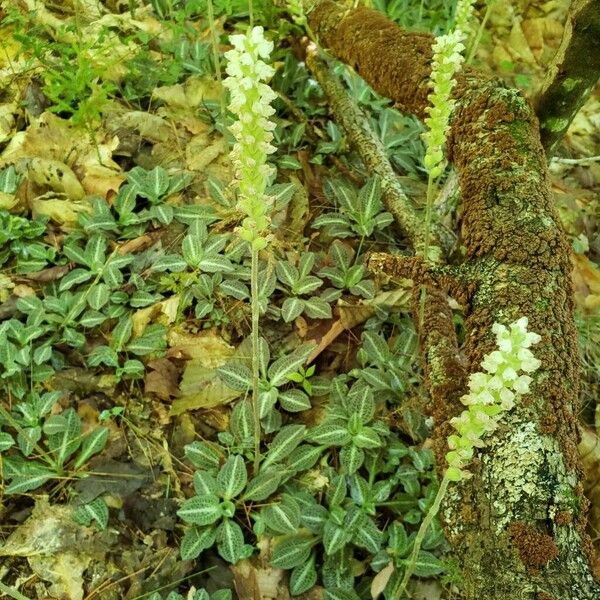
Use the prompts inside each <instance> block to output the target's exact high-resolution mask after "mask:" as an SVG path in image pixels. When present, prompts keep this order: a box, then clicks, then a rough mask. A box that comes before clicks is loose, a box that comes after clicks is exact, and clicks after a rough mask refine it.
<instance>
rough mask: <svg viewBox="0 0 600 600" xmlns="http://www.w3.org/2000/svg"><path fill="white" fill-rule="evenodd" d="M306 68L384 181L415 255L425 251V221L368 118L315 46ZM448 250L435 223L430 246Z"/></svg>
mask: <svg viewBox="0 0 600 600" xmlns="http://www.w3.org/2000/svg"><path fill="white" fill-rule="evenodd" d="M306 64H307V65H308V67H309V68H310V70H311V71H312V72H313V74H314V76H315V78H316V80H317V81H318V82H319V84H320V85H321V88H323V91H324V92H325V94H326V95H327V99H328V101H329V106H330V107H331V110H332V112H333V115H334V117H335V119H336V121H337V122H338V123H339V124H340V125H341V127H342V128H343V129H344V131H345V132H346V135H347V136H348V139H349V140H350V143H351V144H352V145H353V147H354V148H355V150H356V151H357V152H358V154H359V155H360V157H361V158H362V160H363V162H364V163H365V165H366V166H367V168H368V169H369V171H370V172H371V173H376V174H377V175H379V176H380V177H381V189H382V191H383V202H384V204H385V208H386V210H387V211H388V212H390V213H391V214H392V215H393V217H394V219H395V221H396V223H397V224H398V226H399V227H400V229H401V230H402V232H403V233H404V234H405V235H406V237H407V238H408V239H409V241H410V243H411V245H412V247H413V248H414V250H415V251H416V252H422V251H423V249H424V247H425V237H426V232H425V227H424V223H423V217H422V215H421V214H420V211H418V210H417V208H416V207H415V205H414V204H413V202H412V201H411V200H410V198H408V196H407V195H406V194H405V193H404V190H403V189H402V186H401V185H400V182H399V181H398V177H397V176H396V173H395V172H394V169H393V168H392V165H391V164H390V161H389V159H388V158H387V155H386V152H385V148H384V147H383V144H382V143H381V140H380V139H379V138H378V137H377V136H376V135H375V133H374V132H373V130H372V129H371V126H370V124H369V120H368V118H367V116H366V115H365V114H364V113H363V111H362V110H361V109H360V108H359V107H358V106H357V105H356V104H355V102H354V101H353V100H352V98H351V97H350V94H349V93H348V92H347V91H346V89H345V88H344V86H343V85H342V83H341V82H340V80H339V78H338V77H337V76H336V75H335V73H334V72H333V70H332V69H331V68H330V66H329V65H328V64H327V62H326V61H325V60H324V59H323V58H322V57H321V56H320V55H319V51H318V49H317V47H316V46H315V45H314V44H310V45H309V46H308V48H307V56H306ZM442 239H444V240H445V242H444V244H443V245H444V246H445V247H447V246H448V242H449V240H448V235H447V234H444V231H443V229H442V228H441V227H440V226H439V225H438V224H436V223H434V224H433V226H432V235H431V237H430V244H431V245H432V246H441V245H442V241H441V240H442Z"/></svg>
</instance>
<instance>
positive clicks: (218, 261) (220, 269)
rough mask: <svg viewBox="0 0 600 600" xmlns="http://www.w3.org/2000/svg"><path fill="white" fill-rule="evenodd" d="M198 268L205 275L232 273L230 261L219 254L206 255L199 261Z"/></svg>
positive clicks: (232, 268)
mask: <svg viewBox="0 0 600 600" xmlns="http://www.w3.org/2000/svg"><path fill="white" fill-rule="evenodd" d="M198 268H200V269H201V270H202V271H206V272H207V273H231V272H232V271H234V267H233V265H232V264H231V261H230V260H229V259H228V258H226V257H225V256H221V255H220V254H206V255H205V256H204V257H203V258H202V259H201V260H200V261H199V263H198Z"/></svg>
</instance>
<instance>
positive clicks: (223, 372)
mask: <svg viewBox="0 0 600 600" xmlns="http://www.w3.org/2000/svg"><path fill="white" fill-rule="evenodd" d="M217 373H218V375H219V377H220V378H221V379H222V380H223V383H225V385H227V387H230V388H231V389H232V390H237V391H238V392H246V391H248V390H249V389H250V388H251V387H252V371H250V369H249V368H248V367H246V366H245V365H243V364H241V363H239V362H234V361H232V362H228V363H227V364H225V365H223V366H222V367H220V368H219V369H217Z"/></svg>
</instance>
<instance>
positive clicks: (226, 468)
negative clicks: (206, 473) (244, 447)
mask: <svg viewBox="0 0 600 600" xmlns="http://www.w3.org/2000/svg"><path fill="white" fill-rule="evenodd" d="M247 481H248V473H247V472H246V464H245V462H244V459H243V458H242V457H241V456H240V455H239V454H237V455H235V456H230V457H229V458H228V459H227V461H225V464H224V465H223V466H222V467H221V470H220V471H219V474H218V475H217V484H218V486H219V492H220V494H221V496H222V497H223V498H225V499H226V500H231V499H232V498H235V497H236V496H238V495H239V494H240V493H241V492H242V490H243V489H244V488H245V487H246V482H247Z"/></svg>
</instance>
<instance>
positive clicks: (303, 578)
mask: <svg viewBox="0 0 600 600" xmlns="http://www.w3.org/2000/svg"><path fill="white" fill-rule="evenodd" d="M316 583H317V570H316V568H315V555H314V553H312V554H311V556H310V558H309V559H308V560H307V561H306V562H305V563H304V564H302V565H298V566H297V567H294V570H293V571H292V574H291V576H290V592H291V593H292V596H299V595H300V594H303V593H304V592H307V591H308V590H310V588H312V587H313V586H314V585H315V584H316Z"/></svg>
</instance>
